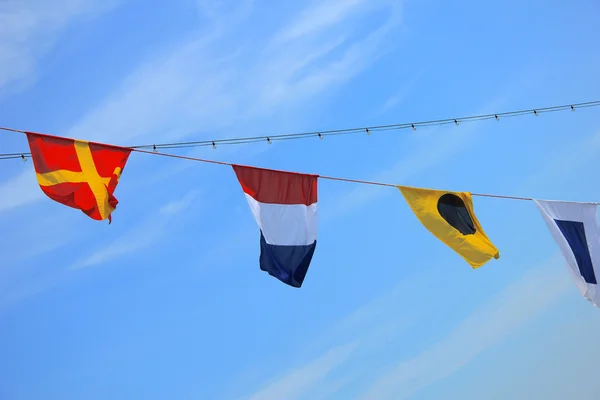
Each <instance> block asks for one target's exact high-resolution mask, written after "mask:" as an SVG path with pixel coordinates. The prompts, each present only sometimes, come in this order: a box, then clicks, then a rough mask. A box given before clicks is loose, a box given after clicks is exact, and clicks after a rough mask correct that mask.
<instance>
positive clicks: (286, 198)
mask: <svg viewBox="0 0 600 400" xmlns="http://www.w3.org/2000/svg"><path fill="white" fill-rule="evenodd" d="M233 170H234V171H235V174H236V176H237V179H238V181H239V182H240V184H241V185H242V189H243V190H244V194H245V195H246V200H247V201H248V204H249V205H250V210H252V214H254V218H255V220H256V223H257V224H258V227H259V228H260V269H261V270H263V271H266V272H268V273H269V274H270V275H272V276H274V277H275V278H277V279H279V280H280V281H282V282H284V283H286V284H288V285H290V286H293V287H298V288H299V287H301V286H302V282H303V281H304V277H305V276H306V272H307V271H308V267H309V265H310V262H311V260H312V256H313V254H314V252H315V247H316V245H317V214H318V213H317V179H318V176H317V175H306V174H298V173H292V172H281V171H273V170H269V169H262V168H254V167H245V166H240V165H233Z"/></svg>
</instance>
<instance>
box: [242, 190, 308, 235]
mask: <svg viewBox="0 0 600 400" xmlns="http://www.w3.org/2000/svg"><path fill="white" fill-rule="evenodd" d="M244 194H245V195H246V200H248V205H250V209H251V210H252V214H254V219H255V220H256V223H257V224H258V226H259V228H260V229H261V231H262V233H263V236H264V237H265V240H266V242H267V243H268V244H274V245H280V246H306V245H310V244H313V243H314V242H315V240H317V214H318V212H317V203H313V204H311V205H310V206H305V205H304V204H267V203H261V202H259V201H256V200H255V199H254V198H253V197H252V196H250V195H248V194H247V193H244Z"/></svg>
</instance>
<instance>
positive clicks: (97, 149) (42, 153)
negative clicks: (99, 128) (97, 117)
mask: <svg viewBox="0 0 600 400" xmlns="http://www.w3.org/2000/svg"><path fill="white" fill-rule="evenodd" d="M26 135H27V140H28V142H29V148H30V151H31V158H32V160H33V165H34V168H35V172H36V176H37V180H38V183H39V185H40V188H41V189H42V191H43V192H44V193H45V194H46V196H48V197H49V198H51V199H52V200H54V201H56V202H58V203H61V204H64V205H66V206H68V207H72V208H77V209H80V210H81V211H82V212H83V213H84V214H86V215H87V216H89V217H90V218H92V219H95V220H100V221H101V220H105V219H108V220H109V223H110V222H111V221H112V218H111V214H112V212H113V211H114V210H115V209H116V207H117V204H118V200H117V199H116V197H115V196H114V195H113V193H114V191H115V189H116V187H117V184H118V183H119V179H120V177H121V174H122V173H123V169H124V168H125V164H126V163H127V160H128V158H129V154H130V153H131V149H129V148H125V147H118V146H111V145H105V144H100V143H92V142H86V141H83V140H75V139H69V138H62V137H57V136H50V135H44V134H40V133H33V132H26Z"/></svg>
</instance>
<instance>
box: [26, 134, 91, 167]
mask: <svg viewBox="0 0 600 400" xmlns="http://www.w3.org/2000/svg"><path fill="white" fill-rule="evenodd" d="M27 140H28V141H29V148H30V150H31V158H32V159H33V165H34V167H35V171H36V172H38V173H40V174H44V173H46V172H53V171H56V170H59V169H66V170H68V171H74V172H80V171H81V167H80V166H79V160H78V159H77V152H76V151H75V147H74V146H73V143H75V141H74V140H73V139H66V138H59V137H52V136H50V137H47V136H43V135H38V134H35V133H29V132H28V133H27Z"/></svg>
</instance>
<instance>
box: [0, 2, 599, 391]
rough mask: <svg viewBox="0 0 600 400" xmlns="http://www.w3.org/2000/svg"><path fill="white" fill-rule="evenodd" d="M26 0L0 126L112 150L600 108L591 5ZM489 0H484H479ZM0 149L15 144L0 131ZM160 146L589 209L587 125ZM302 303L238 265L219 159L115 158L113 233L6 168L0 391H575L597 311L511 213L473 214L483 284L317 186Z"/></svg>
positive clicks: (4, 68)
mask: <svg viewBox="0 0 600 400" xmlns="http://www.w3.org/2000/svg"><path fill="white" fill-rule="evenodd" d="M279 3H280V4H277V3H276V2H267V1H264V0H263V1H259V0H254V1H253V0H238V1H233V0H213V1H208V0H199V1H198V0H197V1H194V0H176V1H171V2H158V1H153V2H149V1H142V0H129V1H128V0H111V1H103V2H95V1H91V0H56V1H54V2H53V4H52V5H46V4H45V3H44V2H41V1H36V0H18V1H8V2H6V1H5V2H3V3H2V4H1V5H0V21H1V23H0V60H2V62H1V63H0V124H1V125H4V126H11V127H15V128H20V129H27V130H33V131H40V132H46V133H52V134H57V135H63V136H70V137H78V138H81V139H87V140H96V141H104V142H109V143H115V144H123V145H129V144H147V143H154V142H159V143H160V142H168V141H174V140H194V139H200V140H202V139H213V138H225V137H236V136H252V135H263V134H273V133H284V132H298V131H306V130H310V131H313V130H319V129H322V130H324V129H332V128H342V127H353V126H366V125H381V124H388V123H397V122H409V121H415V120H424V119H435V118H445V117H452V116H461V115H470V114H477V113H483V112H498V111H506V110H514V109H521V108H530V107H543V106H550V105H556V104H565V103H571V102H582V101H590V100H598V93H600V81H598V79H597V76H598V74H597V71H598V70H599V68H600V54H599V53H598V52H597V51H594V50H593V49H595V48H596V47H597V43H596V42H597V38H598V37H599V35H600V32H599V29H600V27H599V26H598V24H597V16H598V13H599V12H600V6H599V5H598V3H597V2H596V1H594V0H582V1H579V2H577V5H576V6H575V5H573V4H567V3H566V2H560V1H555V0H551V1H541V0H533V1H529V2H527V4H523V2H518V1H516V0H514V1H513V0H511V1H506V2H502V3H501V4H500V3H489V2H488V3H485V2H477V1H463V2H460V3H456V2H453V3H452V4H450V2H444V1H442V0H424V1H419V2H417V1H414V0H412V1H411V0H406V1H391V0H369V1H367V0H339V1H328V2H324V1H322V2H319V1H295V2H279ZM484 3H485V4H484ZM0 149H1V152H18V151H23V150H24V149H27V143H26V140H25V137H23V136H21V135H19V134H15V133H3V134H1V135H0ZM179 153H180V154H185V155H193V156H199V157H206V158H213V159H218V160H226V161H231V162H236V163H249V164H253V165H258V166H263V167H271V168H278V169H289V170H296V171H304V172H309V173H320V174H323V175H335V176H344V177H350V178H356V179H373V180H383V181H386V182H391V183H398V184H404V185H415V186H421V187H431V188H436V189H450V190H457V191H462V190H464V191H472V192H491V193H499V194H509V195H520V196H532V197H538V198H543V199H564V200H579V201H593V200H596V201H597V200H598V199H600V188H598V186H597V185H595V184H594V182H595V181H596V179H597V168H596V160H597V159H598V156H599V155H600V126H599V125H598V111H597V110H596V109H585V110H584V109H581V110H577V111H576V112H574V113H572V112H570V111H569V112H561V113H552V114H543V115H540V116H538V117H535V116H533V115H532V116H525V117H519V118H504V119H501V120H500V121H499V122H496V121H484V122H478V123H463V124H461V125H460V126H459V127H456V126H447V127H442V128H419V129H418V130H417V131H415V132H413V131H410V130H406V131H390V132H382V133H377V134H373V135H371V136H367V135H357V136H347V137H338V138H333V137H331V138H326V139H324V140H318V139H315V140H301V141H288V142H276V143H273V144H272V145H270V146H269V145H267V144H266V143H265V144H251V145H244V146H229V147H225V146H221V147H219V148H217V149H216V150H213V149H211V148H210V147H209V148H202V149H193V150H186V151H183V150H182V151H180V152H179ZM319 185H320V186H319V210H320V211H319V215H320V222H319V245H318V246H317V250H316V252H315V256H314V258H313V261H312V264H311V267H310V269H309V272H308V274H307V277H306V280H305V282H304V286H303V287H302V288H301V289H299V290H297V289H293V288H290V287H288V286H286V285H284V284H282V283H280V282H278V281H277V280H275V279H273V278H271V277H269V276H268V275H267V274H265V273H263V272H261V271H260V270H259V267H258V251H259V231H258V228H257V227H256V224H255V222H254V220H253V218H252V215H251V213H250V210H249V209H248V206H247V203H246V201H245V199H244V196H243V194H242V191H241V188H240V187H239V184H238V183H237V181H236V179H235V175H234V173H233V171H232V170H231V169H230V168H228V167H221V166H214V165H204V164H198V163H192V162H186V161H180V160H173V159H163V158H161V157H154V156H150V155H144V154H133V155H132V156H131V157H130V160H129V162H128V164H127V167H126V169H125V171H124V174H123V176H122V179H121V182H120V185H119V187H118V189H117V192H116V196H117V198H118V199H119V201H120V203H119V206H118V209H117V211H115V213H114V214H113V223H112V225H110V226H109V225H108V224H106V223H102V222H95V221H93V220H91V219H89V218H88V217H86V216H85V215H83V214H82V213H80V212H78V211H76V210H72V209H69V208H66V207H64V206H61V205H60V204H58V203H55V202H52V201H51V200H49V199H47V198H45V197H44V195H43V194H42V192H41V191H40V189H39V187H38V186H37V182H36V180H35V176H34V173H33V167H32V163H31V161H29V162H26V163H23V162H21V161H19V160H14V161H3V162H2V168H0V224H1V226H2V227H3V229H2V231H1V233H0V234H1V235H2V236H1V240H0V326H1V327H2V329H0V354H2V357H1V359H2V361H1V362H0V376H1V377H2V379H1V382H2V383H1V384H0V399H11V400H13V399H42V398H43V399H82V398H85V399H107V398H110V399H246V400H250V399H251V400H257V399H295V400H302V399H311V400H319V399H344V400H347V399H356V400H363V399H394V400H396V399H405V398H411V399H439V398H457V399H458V398H460V399H481V398H486V399H507V398H511V399H531V398H544V399H564V398H578V399H592V398H594V397H593V396H595V395H596V394H597V393H598V391H600V382H599V381H598V379H596V375H597V374H596V371H597V366H596V364H597V360H598V357H599V356H600V344H598V340H597V335H596V334H595V333H596V332H597V331H598V329H600V320H599V319H598V310H597V309H595V308H594V307H592V306H591V304H590V303H588V302H587V301H585V300H584V299H583V297H582V296H581V295H580V294H579V292H578V291H577V289H576V288H575V286H574V285H573V283H572V282H571V280H570V276H569V275H568V271H567V269H566V267H565V265H564V263H563V260H562V258H561V256H560V254H559V253H558V248H557V247H556V245H555V244H554V242H553V241H552V238H551V236H550V234H549V232H547V230H546V227H545V225H544V223H543V220H542V218H541V216H540V215H539V212H538V211H537V210H536V208H535V206H534V205H533V204H532V203H529V202H519V201H511V200H497V199H488V198H475V200H474V204H475V210H476V213H477V216H478V218H479V220H480V222H481V223H482V225H483V227H484V229H485V230H486V233H487V234H488V236H489V237H490V239H491V240H492V241H493V242H494V244H495V245H496V246H497V247H498V248H499V250H500V255H501V257H500V259H499V260H491V261H490V262H489V263H488V264H486V265H485V266H484V267H482V268H480V269H478V270H471V268H470V267H469V266H468V265H467V264H466V263H465V262H464V261H463V260H462V259H461V258H460V257H459V256H458V255H456V254H455V253H453V252H452V251H451V250H450V249H448V248H447V247H445V246H444V245H443V244H442V243H441V242H439V241H437V240H436V239H435V238H434V237H433V236H431V235H430V234H429V233H428V232H427V231H426V230H425V229H424V228H423V227H422V226H421V225H419V223H418V221H417V219H416V218H415V217H414V215H413V214H412V213H411V211H410V209H409V208H408V206H407V205H406V203H405V202H404V200H403V198H402V196H401V194H400V192H399V191H397V190H394V189H391V188H373V187H365V186H357V185H354V184H349V183H342V182H330V181H324V180H321V181H320V184H319Z"/></svg>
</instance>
